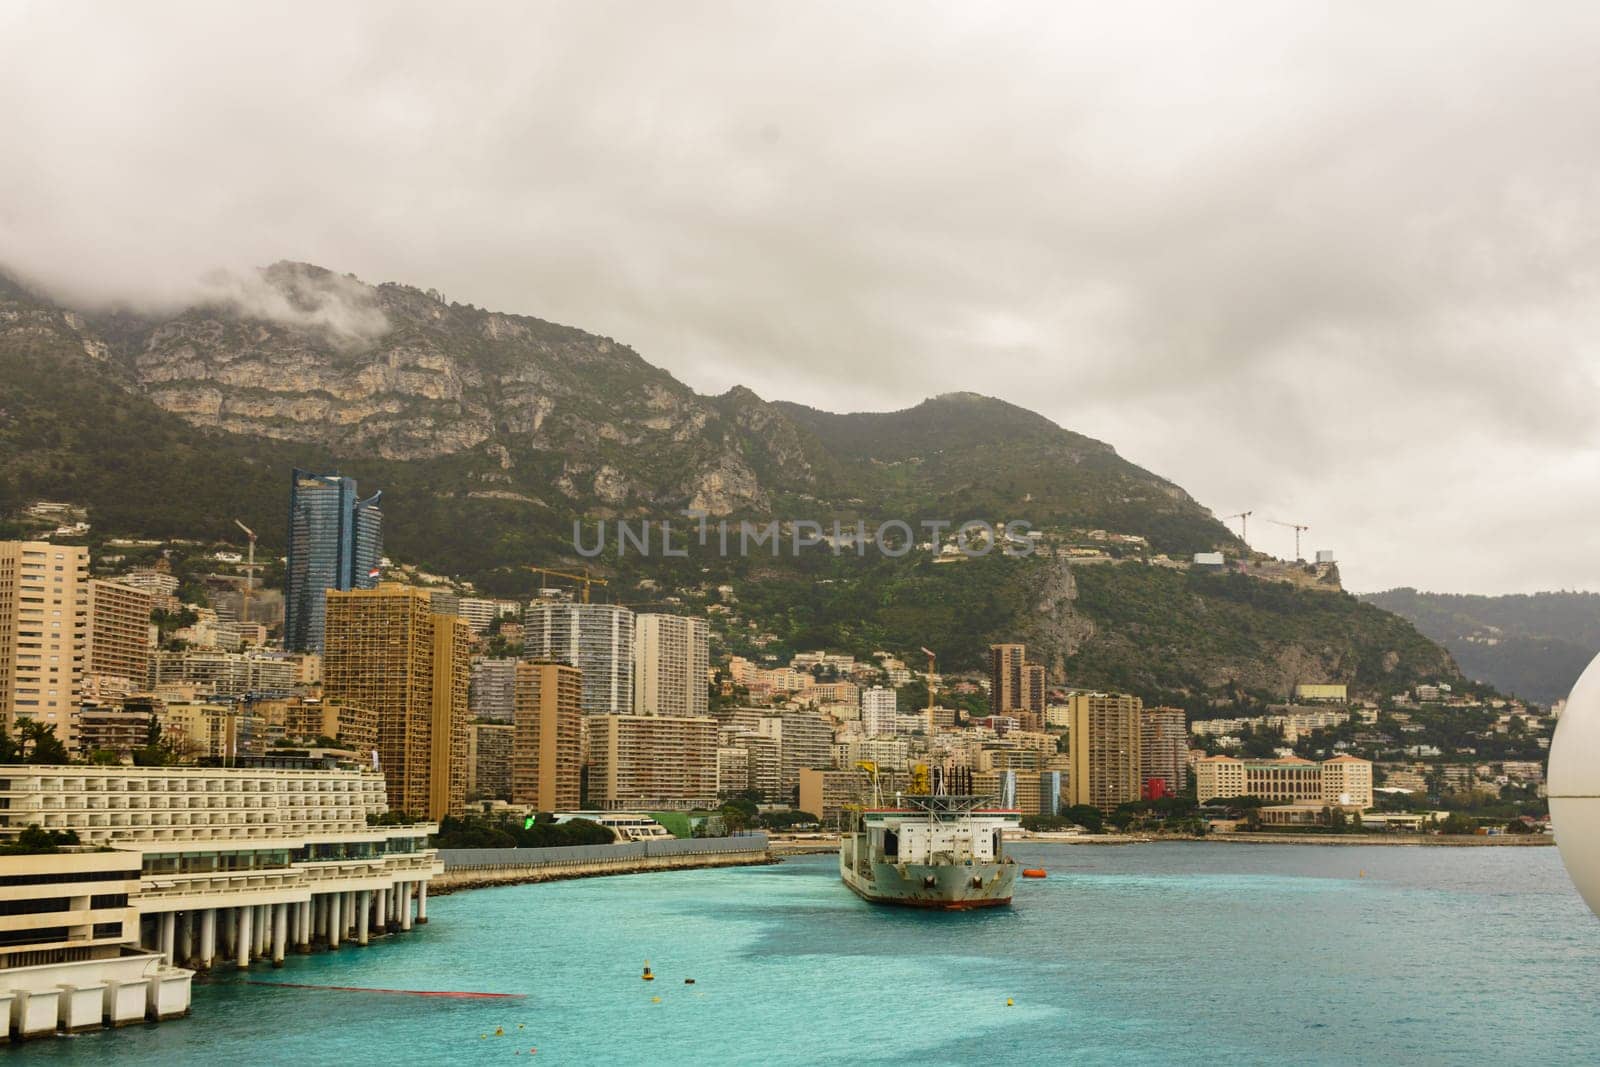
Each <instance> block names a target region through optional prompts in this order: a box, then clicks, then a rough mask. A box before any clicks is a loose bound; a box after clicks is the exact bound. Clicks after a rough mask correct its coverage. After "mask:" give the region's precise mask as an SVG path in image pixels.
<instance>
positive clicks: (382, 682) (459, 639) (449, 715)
mask: <svg viewBox="0 0 1600 1067" xmlns="http://www.w3.org/2000/svg"><path fill="white" fill-rule="evenodd" d="M326 595H327V611H326V614H325V620H324V631H323V665H322V671H323V683H322V684H323V697H324V699H326V700H329V701H333V702H346V703H350V704H354V705H356V706H358V707H362V708H368V709H370V710H371V711H373V712H374V713H375V714H376V715H377V719H378V746H377V748H378V758H379V764H380V766H381V767H382V769H383V776H384V780H385V782H386V784H387V786H388V792H389V807H390V808H392V809H394V810H395V811H400V812H404V813H406V814H407V815H413V816H421V817H425V818H429V819H438V818H442V817H443V816H445V815H459V814H461V812H462V810H463V808H464V806H465V803H466V791H467V743H468V734H469V732H470V728H471V719H470V711H469V709H468V705H467V686H468V681H469V678H470V663H471V655H470V647H471V640H472V630H471V628H470V627H469V626H468V625H467V622H466V620H465V619H462V618H460V617H459V616H455V615H436V614H434V613H433V611H432V608H431V607H430V605H429V596H428V592H427V591H426V590H423V589H415V588H412V587H409V586H405V585H399V584H396V583H392V582H385V583H383V584H381V585H379V586H378V587H377V588H376V589H351V590H348V591H342V590H337V589H330V590H328V591H327V594H326Z"/></svg>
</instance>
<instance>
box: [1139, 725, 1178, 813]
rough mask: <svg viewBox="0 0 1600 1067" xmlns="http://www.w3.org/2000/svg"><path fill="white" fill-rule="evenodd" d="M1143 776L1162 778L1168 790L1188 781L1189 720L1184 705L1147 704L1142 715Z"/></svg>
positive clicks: (1176, 788)
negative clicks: (1157, 705)
mask: <svg viewBox="0 0 1600 1067" xmlns="http://www.w3.org/2000/svg"><path fill="white" fill-rule="evenodd" d="M1140 762H1141V763H1142V764H1143V765H1144V766H1143V769H1142V771H1141V776H1142V777H1143V779H1144V780H1145V781H1146V782H1148V781H1151V780H1152V779H1155V778H1159V779H1161V780H1162V781H1163V782H1165V783H1166V787H1167V791H1168V792H1169V793H1174V794H1177V793H1182V792H1183V791H1184V789H1185V787H1187V786H1188V784H1189V723H1188V720H1187V718H1186V717H1185V715H1184V713H1183V709H1182V708H1145V709H1144V714H1143V715H1142V716H1141V717H1140Z"/></svg>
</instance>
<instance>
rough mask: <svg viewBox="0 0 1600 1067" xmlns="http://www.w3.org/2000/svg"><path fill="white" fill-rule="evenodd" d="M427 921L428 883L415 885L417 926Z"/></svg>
mask: <svg viewBox="0 0 1600 1067" xmlns="http://www.w3.org/2000/svg"><path fill="white" fill-rule="evenodd" d="M427 921H428V883H427V882H425V881H423V882H418V883H417V925H418V926H421V925H422V924H423V923H425V922H427Z"/></svg>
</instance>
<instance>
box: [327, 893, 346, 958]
mask: <svg viewBox="0 0 1600 1067" xmlns="http://www.w3.org/2000/svg"><path fill="white" fill-rule="evenodd" d="M343 897H344V894H343V893H329V894H328V947H329V948H338V947H339V933H340V931H341V929H342V927H340V925H339V920H340V915H339V902H340V900H341V899H342V898H343Z"/></svg>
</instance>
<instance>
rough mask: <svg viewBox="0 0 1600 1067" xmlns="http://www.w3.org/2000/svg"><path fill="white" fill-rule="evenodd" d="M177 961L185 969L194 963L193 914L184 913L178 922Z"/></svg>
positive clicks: (190, 912) (189, 912)
mask: <svg viewBox="0 0 1600 1067" xmlns="http://www.w3.org/2000/svg"><path fill="white" fill-rule="evenodd" d="M177 952H178V960H179V962H181V963H182V964H183V965H184V966H185V967H188V966H189V965H191V964H192V963H193V962H194V912H192V911H186V912H184V913H183V917H182V918H181V919H179V920H178V948H177Z"/></svg>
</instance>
